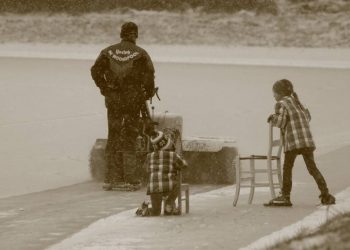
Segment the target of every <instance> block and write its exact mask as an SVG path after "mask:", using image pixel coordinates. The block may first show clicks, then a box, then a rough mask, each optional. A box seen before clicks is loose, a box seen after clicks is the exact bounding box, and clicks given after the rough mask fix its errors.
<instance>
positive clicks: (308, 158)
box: [282, 149, 328, 196]
mask: <svg viewBox="0 0 350 250" xmlns="http://www.w3.org/2000/svg"><path fill="white" fill-rule="evenodd" d="M299 154H301V155H302V156H303V158H304V162H305V164H306V167H307V170H308V171H309V173H310V175H312V177H314V179H315V181H316V183H317V186H318V189H319V190H320V191H321V195H328V188H327V183H326V181H325V179H324V178H323V176H322V174H321V172H320V171H319V170H318V168H317V166H316V163H315V160H314V153H313V149H301V150H293V151H287V152H285V157H284V164H283V187H282V193H283V195H285V196H290V192H291V190H292V170H293V166H294V161H295V158H296V157H297V156H298V155H299Z"/></svg>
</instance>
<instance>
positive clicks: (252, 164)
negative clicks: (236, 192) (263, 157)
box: [248, 159, 255, 204]
mask: <svg viewBox="0 0 350 250" xmlns="http://www.w3.org/2000/svg"><path fill="white" fill-rule="evenodd" d="M250 172H251V175H252V176H251V179H250V192H249V199H248V203H249V204H252V202H253V198H254V192H255V162H254V159H251V160H250Z"/></svg>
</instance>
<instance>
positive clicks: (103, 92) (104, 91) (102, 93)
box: [100, 88, 107, 96]
mask: <svg viewBox="0 0 350 250" xmlns="http://www.w3.org/2000/svg"><path fill="white" fill-rule="evenodd" d="M100 92H101V95H103V96H106V94H107V89H106V88H100Z"/></svg>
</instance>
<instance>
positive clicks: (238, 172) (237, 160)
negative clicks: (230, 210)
mask: <svg viewBox="0 0 350 250" xmlns="http://www.w3.org/2000/svg"><path fill="white" fill-rule="evenodd" d="M235 169H236V192H235V198H234V200H233V206H234V207H235V206H236V205H237V202H238V197H239V191H240V189H241V171H240V160H239V156H237V159H236V168H235Z"/></svg>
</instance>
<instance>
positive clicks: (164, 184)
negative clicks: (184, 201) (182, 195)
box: [145, 131, 187, 216]
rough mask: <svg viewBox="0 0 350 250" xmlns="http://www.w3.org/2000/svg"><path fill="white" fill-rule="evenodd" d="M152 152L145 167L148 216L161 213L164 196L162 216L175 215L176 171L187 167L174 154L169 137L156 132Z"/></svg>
mask: <svg viewBox="0 0 350 250" xmlns="http://www.w3.org/2000/svg"><path fill="white" fill-rule="evenodd" d="M151 143H152V145H153V148H154V152H152V153H149V154H148V155H147V159H146V161H145V165H146V168H147V173H148V175H149V179H148V184H147V194H148V195H150V196H151V203H152V208H151V209H150V215H153V216H158V215H160V213H161V206H162V199H163V197H164V196H166V197H167V198H166V200H165V207H164V214H165V215H171V214H174V215H176V214H177V212H178V211H177V209H176V207H175V200H176V198H177V197H178V185H177V183H178V180H177V171H178V170H181V169H183V168H185V167H187V163H186V161H185V160H184V159H182V158H181V157H180V156H179V155H178V154H177V153H176V152H175V145H174V143H173V142H172V140H171V138H170V137H166V136H164V133H163V132H162V131H157V132H156V136H154V137H152V138H151Z"/></svg>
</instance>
